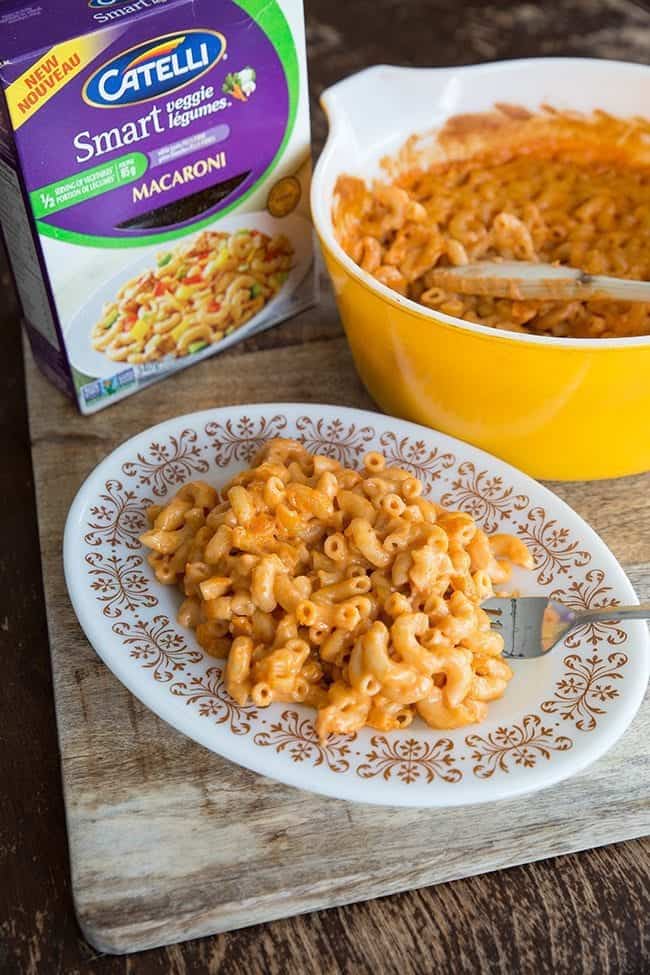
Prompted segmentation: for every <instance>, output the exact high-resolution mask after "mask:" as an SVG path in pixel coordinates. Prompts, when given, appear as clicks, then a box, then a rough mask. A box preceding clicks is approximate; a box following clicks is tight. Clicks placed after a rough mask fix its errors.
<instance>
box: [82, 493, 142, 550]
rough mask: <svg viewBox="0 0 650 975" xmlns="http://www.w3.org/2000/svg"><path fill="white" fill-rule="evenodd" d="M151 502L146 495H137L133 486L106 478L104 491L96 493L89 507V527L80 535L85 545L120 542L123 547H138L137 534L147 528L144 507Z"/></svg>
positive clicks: (113, 545) (114, 544) (113, 544)
mask: <svg viewBox="0 0 650 975" xmlns="http://www.w3.org/2000/svg"><path fill="white" fill-rule="evenodd" d="M150 504H152V501H151V500H150V499H149V498H140V497H138V495H137V494H136V492H135V491H133V490H127V489H125V488H124V487H123V486H122V482H121V481H116V480H109V481H106V493H105V494H100V496H99V498H98V500H97V503H96V504H94V505H93V506H92V507H91V509H90V515H91V516H92V521H89V522H88V527H89V528H90V531H89V532H87V533H86V534H85V535H84V541H85V542H86V543H87V544H88V545H101V544H102V543H103V542H105V543H106V544H107V545H110V546H111V547H113V548H114V547H115V546H116V545H120V544H123V545H125V546H126V548H132V549H133V548H140V542H139V541H138V536H139V535H141V534H142V532H143V531H145V529H146V528H147V515H146V508H147V507H148V506H149V505H150Z"/></svg>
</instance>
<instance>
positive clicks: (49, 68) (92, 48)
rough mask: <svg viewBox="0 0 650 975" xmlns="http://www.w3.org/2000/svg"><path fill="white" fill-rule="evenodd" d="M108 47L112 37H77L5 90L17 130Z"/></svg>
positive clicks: (58, 46) (95, 35)
mask: <svg viewBox="0 0 650 975" xmlns="http://www.w3.org/2000/svg"><path fill="white" fill-rule="evenodd" d="M109 44H110V39H109V37H108V36H106V35H105V36H104V37H102V35H101V34H99V33H96V34H90V35H88V36H87V37H76V38H74V40H71V41H65V42H64V43H63V44H57V45H56V46H55V47H52V48H50V49H49V51H47V52H46V53H45V54H43V55H42V56H41V57H40V58H39V59H38V60H37V61H34V63H33V64H31V65H30V67H29V68H28V69H27V70H26V71H24V72H23V73H22V74H21V75H19V77H18V78H16V80H15V81H12V83H11V84H10V85H9V86H8V88H7V91H6V96H7V105H8V106H9V114H10V116H11V122H12V124H13V127H14V129H19V128H20V126H21V125H24V123H25V122H27V121H28V120H29V119H30V118H31V117H32V116H33V115H35V114H36V112H38V110H39V109H40V108H42V107H43V105H46V104H47V103H48V102H49V100H50V98H52V96H53V95H56V94H57V92H59V91H61V89H62V88H63V87H64V86H65V85H67V84H68V82H69V81H72V79H73V78H75V77H76V76H77V75H78V74H79V72H80V71H83V69H84V68H86V67H87V66H88V65H89V64H90V63H91V62H92V61H94V60H95V58H96V57H97V55H98V54H101V52H102V51H103V50H105V49H106V48H107V47H108V45H109Z"/></svg>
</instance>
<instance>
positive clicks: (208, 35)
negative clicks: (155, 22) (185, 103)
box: [83, 29, 226, 108]
mask: <svg viewBox="0 0 650 975" xmlns="http://www.w3.org/2000/svg"><path fill="white" fill-rule="evenodd" d="M225 50H226V38H225V37H224V36H223V34H220V33H219V32H218V31H210V30H194V29H192V30H186V31H182V32H179V33H175V34H166V35H164V36H163V37H156V38H154V39H153V40H150V41H147V42H146V43H144V44H138V45H137V46H136V47H132V48H129V49H128V50H127V51H123V52H122V53H121V54H118V55H117V57H114V58H112V59H111V60H110V61H107V62H106V63H105V64H103V65H102V66H101V68H99V69H98V70H97V71H95V73H94V74H92V75H91V76H90V78H89V79H88V81H87V82H86V84H85V85H84V88H83V97H84V100H85V101H86V102H87V103H88V104H89V105H93V106H94V107H96V108H119V107H121V106H124V105H136V104H138V103H139V102H144V101H148V100H149V99H152V98H157V97H158V96H159V95H166V94H167V93H168V92H172V91H176V89H178V88H182V87H184V86H185V85H188V84H190V82H192V81H196V79H197V78H200V77H201V76H202V75H203V74H205V72H206V71H209V70H210V68H212V67H213V66H214V65H215V64H216V63H217V62H218V61H220V60H221V58H222V57H223V55H224V53H225Z"/></svg>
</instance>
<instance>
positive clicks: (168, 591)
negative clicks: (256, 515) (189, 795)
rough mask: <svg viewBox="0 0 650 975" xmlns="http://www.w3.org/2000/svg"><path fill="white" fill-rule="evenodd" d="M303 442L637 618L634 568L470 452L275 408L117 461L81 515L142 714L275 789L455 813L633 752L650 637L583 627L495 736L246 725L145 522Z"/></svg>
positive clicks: (73, 521)
mask: <svg viewBox="0 0 650 975" xmlns="http://www.w3.org/2000/svg"><path fill="white" fill-rule="evenodd" d="M278 435H280V436H286V437H295V438H296V439H298V440H301V441H302V442H303V443H304V444H305V445H306V446H307V448H308V449H309V450H311V451H317V452H321V453H326V454H328V455H329V456H332V457H336V458H337V459H338V460H340V461H341V462H342V463H344V464H346V465H348V466H354V465H357V464H359V463H360V461H361V458H362V456H363V454H364V453H366V451H368V450H381V451H383V452H384V453H385V454H386V455H387V456H388V458H389V459H390V461H391V462H393V463H397V464H400V465H402V466H404V467H407V468H409V469H410V470H411V471H412V472H413V473H414V474H416V475H417V476H418V477H420V478H422V479H423V480H424V482H425V484H426V490H427V493H428V494H429V496H431V497H432V498H434V499H436V500H442V502H443V503H444V504H447V505H449V506H451V507H454V508H460V509H462V510H464V511H469V512H470V513H471V514H472V515H474V517H475V518H476V519H477V520H478V522H479V523H480V524H481V525H482V526H483V527H484V528H485V529H486V530H487V531H488V532H493V531H495V530H498V531H510V532H514V533H515V534H517V535H518V536H519V537H521V538H523V539H524V540H525V541H526V543H527V544H528V545H529V546H530V548H531V551H532V553H533V555H534V559H535V569H534V571H533V572H528V573H524V572H521V571H520V572H519V574H518V575H517V576H516V577H515V579H514V581H513V585H514V586H515V587H517V588H520V589H522V590H523V591H525V592H527V593H548V594H550V595H553V596H554V597H557V598H559V599H562V600H564V601H565V602H568V603H569V604H570V605H572V606H575V607H586V606H602V605H608V604H610V603H615V602H617V601H618V602H626V603H631V602H636V601H637V600H636V596H635V594H634V590H633V589H632V586H631V584H630V583H629V581H628V579H627V578H626V576H625V573H624V572H623V570H622V568H621V567H620V565H619V564H618V562H617V561H616V559H615V558H614V556H613V555H612V553H611V552H610V551H609V549H608V548H607V547H606V545H605V544H604V543H603V542H602V541H601V540H600V538H598V536H597V535H596V534H595V533H594V532H593V531H592V529H591V528H589V526H588V525H586V524H585V522H584V521H582V519H581V518H579V517H578V515H576V514H575V512H573V511H572V510H571V509H570V508H569V507H568V506H567V505H566V504H565V503H564V502H563V501H560V500H559V498H557V497H555V495H553V494H552V493H551V492H550V491H548V490H547V489H546V488H544V487H542V486H541V485H539V484H538V483H537V482H536V481H533V480H532V479H531V478H530V477H527V476H526V475H525V474H522V473H520V472H519V471H517V470H515V469H514V468H512V467H510V466H509V465H508V464H505V463H503V461H500V460H497V459H496V458H495V457H492V456H490V455H489V454H486V453H484V452H483V451H481V450H478V449H476V448H475V447H472V446H470V445H469V444H465V443H461V442H460V441H458V440H454V439H452V438H451V437H447V436H444V435H443V434H441V433H437V432H435V431H433V430H429V429H427V428H425V427H420V426H417V425H416V424H413V423H406V422H403V421H401V420H396V419H393V418H392V417H388V416H383V415H381V414H376V413H368V412H365V411H361V410H352V409H345V408H343V407H339V406H336V407H334V406H314V405H311V404H308V405H307V404H305V405H300V404H275V405H256V406H234V407H228V408H227V409H214V410H207V411H205V412H203V413H194V414H190V415H188V416H181V417H177V418H176V419H173V420H168V421H166V422H165V423H161V424H159V425H158V426H155V427H152V428H151V429H149V430H146V431H145V432H144V433H141V434H139V435H138V436H137V437H134V438H132V439H131V440H129V441H127V443H125V444H123V445H122V446H121V447H118V449H117V450H115V451H114V452H113V453H112V454H111V455H110V457H108V458H107V459H106V460H105V461H103V463H101V464H100V465H99V466H98V467H97V468H96V469H95V471H93V473H92V474H91V475H90V477H89V478H88V479H87V480H86V482H85V483H84V485H83V486H82V488H81V490H80V491H79V493H78V495H77V497H76V498H75V501H74V503H73V505H72V507H71V509H70V513H69V516H68V521H67V524H66V529H65V539H64V563H65V577H66V582H67V585H68V591H69V593H70V597H71V600H72V604H73V606H74V609H75V611H76V613H77V616H78V617H79V620H80V622H81V625H82V627H83V629H84V631H85V633H86V636H87V637H88V639H89V640H90V642H91V643H92V645H93V646H94V647H95V649H96V650H97V653H98V654H99V655H100V657H101V658H102V659H103V660H104V662H105V663H106V664H107V665H108V666H109V667H110V668H111V670H112V671H113V673H114V674H115V675H116V676H117V677H118V678H119V680H121V681H122V683H123V684H125V685H126V687H128V688H129V690H130V691H132V692H133V693H134V694H135V695H136V696H137V697H139V698H140V700H141V701H143V703H144V704H146V705H147V707H149V708H151V709H152V710H153V711H155V712H156V714H158V715H159V716H160V717H161V718H163V719H164V720H165V721H167V722H168V723H169V724H171V725H173V726H174V727H175V728H177V729H178V730H179V731H182V732H183V733H184V734H186V735H189V736H190V737H191V738H194V739H195V740H196V741H198V742H200V743H201V744H202V745H205V747H206V748H209V749H211V750H212V751H214V752H217V753H218V754H219V755H222V756H224V757H225V758H228V759H230V760H231V761H233V762H237V763H238V764H240V765H243V766H246V767H247V768H250V769H253V770H254V771H256V772H260V773H262V774H264V775H267V776H269V777H271V778H273V779H277V780H279V781H281V782H285V783H288V784H289V785H294V786H298V787H300V788H303V789H307V790H309V791H312V792H320V793H324V794H326V795H330V796H336V797H338V798H341V799H350V800H356V801H359V802H373V803H382V804H385V805H396V806H457V805H463V804H468V803H476V802H486V801H489V800H495V799H503V798H506V797H511V796H516V795H519V794H521V793H524V792H532V791H533V790H536V789H540V788H543V787H544V786H548V785H551V784H552V783H554V782H558V781H559V780H560V779H563V778H566V776H568V775H572V774H574V773H575V772H578V771H579V770H580V769H583V768H584V767H585V766H586V765H588V764H589V763H590V762H592V761H594V760H595V759H596V758H598V757H599V756H600V755H602V754H603V752H605V751H606V750H607V749H608V748H609V747H610V746H611V745H612V744H613V743H614V742H615V741H616V740H617V738H619V736H620V735H622V734H623V732H624V731H625V729H626V728H627V726H628V725H629V723H630V721H631V720H632V718H633V717H634V714H635V712H636V710H637V708H638V707H639V704H640V702H641V700H642V698H643V694H644V691H645V687H646V684H647V681H648V642H649V638H648V632H647V629H646V625H645V623H642V622H632V623H626V624H624V625H623V624H619V623H598V624H591V625H589V626H584V627H582V628H581V629H580V630H577V631H576V632H575V633H574V634H572V635H571V636H570V637H568V638H567V640H566V643H565V646H563V647H562V648H561V649H559V650H557V651H555V652H554V653H553V654H550V655H549V656H547V657H545V658H543V659H540V660H531V661H524V660H522V661H517V660H515V661H512V665H513V668H514V670H515V676H514V678H513V680H512V681H511V682H510V684H509V686H508V689H507V691H506V694H505V697H504V698H503V699H502V700H501V701H497V702H494V703H492V704H491V705H490V711H489V716H488V720H487V721H486V722H485V723H484V724H481V725H476V726H472V727H467V728H462V729H459V730H457V731H435V730H433V729H431V728H428V727H427V726H426V725H424V724H423V723H422V722H420V721H419V720H416V721H415V722H414V723H413V724H412V725H411V726H410V727H409V728H408V729H406V730H405V731H403V732H395V733H388V734H387V733H383V734H382V733H379V732H377V731H375V730H373V729H369V728H368V729H363V730H362V731H361V732H359V733H358V734H357V735H356V736H354V737H352V738H346V737H336V738H330V739H329V740H328V742H327V743H326V744H324V745H322V744H320V743H319V741H318V739H317V738H316V736H315V734H314V731H313V726H312V720H311V718H312V713H313V712H310V710H309V709H307V708H304V707H302V706H300V705H287V704H275V705H272V706H271V707H269V708H267V709H259V708H255V707H253V706H247V707H239V706H238V705H236V704H235V703H234V702H233V701H231V700H230V699H229V698H228V695H227V694H226V692H225V689H224V687H223V684H222V681H221V671H222V663H221V662H220V661H217V660H214V659H213V658H210V657H206V656H205V654H204V653H203V652H202V650H201V649H200V648H199V647H198V645H197V644H196V642H195V640H194V637H193V633H192V632H191V631H189V630H185V629H183V628H182V627H181V626H179V625H178V624H177V623H176V622H175V619H176V611H177V608H178V605H179V602H180V595H179V593H178V592H177V591H176V590H175V589H172V588H170V587H165V586H161V585H159V584H158V583H157V582H156V580H155V578H154V577H153V574H152V572H151V570H150V568H149V566H148V565H147V562H146V561H145V558H144V555H145V553H144V551H143V549H142V547H141V546H140V543H139V542H138V535H139V534H140V533H141V532H142V531H143V530H144V528H145V516H144V509H145V508H146V507H147V505H149V504H151V503H154V502H155V503H160V502H161V501H163V500H164V499H165V498H167V497H169V496H170V495H172V494H173V493H174V492H175V491H176V490H177V489H178V487H179V485H180V484H182V483H183V482H185V481H187V480H191V479H196V478H201V479H204V480H207V481H209V482H211V483H213V484H214V485H216V486H217V487H218V486H221V485H223V484H224V483H225V481H226V480H228V479H229V478H230V477H231V476H232V475H233V474H234V473H235V472H236V471H238V470H240V469H241V468H242V467H245V466H247V465H248V463H249V461H250V460H251V458H252V456H253V454H254V453H255V451H256V450H257V449H258V447H259V445H260V444H261V443H262V442H263V441H264V440H266V439H268V438H269V437H274V436H278Z"/></svg>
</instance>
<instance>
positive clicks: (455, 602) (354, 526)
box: [141, 439, 532, 739]
mask: <svg viewBox="0 0 650 975" xmlns="http://www.w3.org/2000/svg"><path fill="white" fill-rule="evenodd" d="M422 492H423V486H422V483H421V482H420V481H419V480H418V479H417V478H415V477H413V476H412V475H411V474H410V473H409V472H408V471H406V470H403V469H401V468H399V467H391V466H387V464H386V461H385V459H384V457H383V456H382V455H381V454H379V453H374V452H373V453H369V454H367V455H366V457H365V459H364V466H363V470H361V471H356V470H351V469H347V468H344V467H342V466H341V464H339V463H338V462H337V461H336V460H333V459H331V458H329V457H325V456H322V455H312V454H310V453H309V452H308V451H307V450H306V449H305V448H304V447H303V446H302V445H301V444H300V443H298V442H296V441H293V440H284V439H275V440H271V441H269V442H268V443H267V444H266V445H265V446H264V447H263V449H262V450H261V452H260V454H259V456H258V457H257V459H256V462H255V464H254V466H253V467H252V468H251V469H250V470H246V471H243V472H242V473H240V474H238V475H237V476H236V477H234V478H233V479H232V481H231V482H230V484H229V485H228V486H227V487H226V488H225V489H224V490H223V492H222V497H221V498H220V496H219V494H218V493H217V491H216V489H215V488H214V487H211V486H210V485H209V484H206V483H204V482H202V481H195V482H192V483H188V484H186V485H185V486H183V487H182V488H181V489H180V490H179V491H178V493H177V494H176V496H175V497H173V498H172V499H171V501H169V502H168V503H167V504H166V505H165V506H158V505H156V506H154V507H152V508H150V509H149V512H148V516H149V521H150V524H151V528H150V530H149V531H147V532H145V534H144V535H142V536H141V541H142V543H143V544H144V545H146V546H147V548H149V549H150V550H151V551H150V553H149V556H148V561H149V563H150V565H151V566H152V567H153V570H154V572H155V575H156V578H157V579H158V580H159V581H160V582H161V583H165V584H169V585H178V586H179V587H180V589H181V591H182V593H183V596H184V600H183V603H182V605H181V608H180V610H179V616H178V618H179V621H180V622H181V623H182V624H183V625H185V626H189V627H192V628H193V629H195V630H196V637H197V640H198V642H199V644H200V645H201V646H202V647H203V648H204V650H205V651H206V652H207V653H208V654H210V655H212V656H215V657H220V658H227V663H226V666H225V672H224V679H225V685H226V689H227V691H228V693H229V694H230V696H231V697H232V698H233V699H234V700H235V701H237V702H238V703H239V704H241V705H243V704H246V703H247V702H249V701H252V702H253V703H254V704H255V705H256V706H258V707H265V706H266V705H268V704H271V703H272V702H273V701H290V702H300V703H303V704H306V705H308V706H311V707H313V708H315V709H316V711H317V712H318V713H317V717H316V722H315V723H316V729H317V732H318V734H319V736H320V738H321V739H325V738H327V736H328V735H330V734H348V733H352V732H355V731H357V730H358V729H360V728H362V727H363V726H364V725H370V726H371V727H373V728H377V729H380V730H382V731H391V730H394V729H398V728H405V727H406V726H407V725H409V724H410V723H411V721H412V720H413V718H414V717H415V716H416V714H417V715H419V716H420V717H421V718H423V719H424V721H425V722H426V723H427V724H429V725H431V726H432V727H434V728H457V727H461V726H463V725H467V724H472V723H475V722H479V721H482V720H483V719H484V718H485V717H486V714H487V710H488V703H489V702H490V701H492V700H494V699H496V698H498V697H501V695H502V694H503V692H504V690H505V689H506V687H507V684H508V681H509V680H510V678H511V677H512V671H511V670H510V668H509V666H508V664H507V663H506V662H505V660H504V659H503V656H502V651H503V639H502V637H501V636H500V635H499V634H498V633H496V632H494V631H493V630H492V629H491V628H490V621H489V618H488V615H487V614H486V613H485V612H484V610H482V609H481V603H482V602H483V601H484V600H485V599H488V598H490V597H491V596H492V595H493V592H494V589H493V587H494V586H495V585H496V586H501V585H502V584H503V583H504V582H505V581H506V580H507V579H508V577H509V576H510V573H511V567H512V564H516V565H520V566H524V567H526V568H530V567H532V558H531V555H530V553H529V552H528V550H527V549H526V547H525V545H524V544H523V542H521V541H520V540H519V539H517V538H515V537H513V536H510V535H504V534H497V535H492V536H491V537H488V536H487V535H486V534H485V532H483V531H482V529H480V528H479V527H478V526H477V524H476V523H475V522H474V520H473V518H472V517H471V515H469V514H466V513H465V512H461V511H451V510H447V509H445V508H443V507H441V506H440V505H438V504H436V503H435V502H433V501H429V500H427V499H425V498H424V497H423V496H422Z"/></svg>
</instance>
